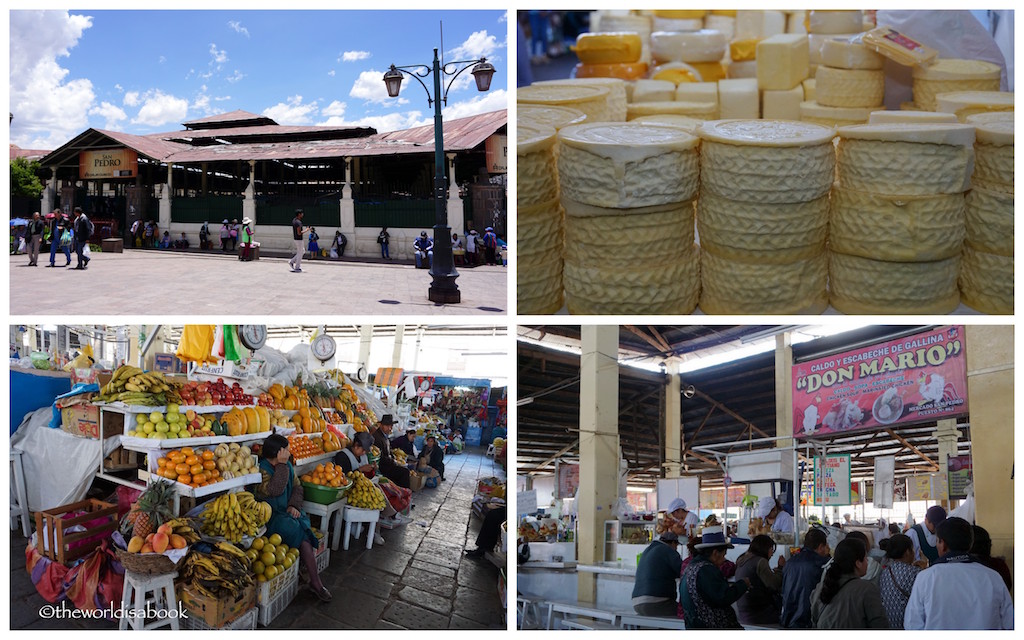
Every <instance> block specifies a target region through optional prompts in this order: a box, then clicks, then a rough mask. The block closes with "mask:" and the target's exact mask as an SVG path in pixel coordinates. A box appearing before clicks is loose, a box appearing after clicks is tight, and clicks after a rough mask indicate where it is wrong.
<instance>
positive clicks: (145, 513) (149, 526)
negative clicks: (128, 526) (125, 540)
mask: <svg viewBox="0 0 1024 640" xmlns="http://www.w3.org/2000/svg"><path fill="white" fill-rule="evenodd" d="M173 498H174V486H173V485H171V483H169V482H163V481H162V480H158V481H156V482H154V483H153V484H151V485H149V486H148V487H147V488H146V490H145V491H143V492H142V495H140V496H139V499H138V500H137V501H136V502H135V506H134V507H133V508H132V512H131V514H129V519H131V518H132V517H134V519H135V524H134V526H133V528H132V535H133V536H139V537H141V538H145V537H146V536H148V535H149V534H150V533H152V532H153V531H156V529H157V527H159V526H160V525H162V524H163V523H164V522H165V521H167V520H171V519H173V518H174V513H173V512H172V511H171V505H170V502H171V500H172V499H173ZM132 514H135V515H134V516H132Z"/></svg>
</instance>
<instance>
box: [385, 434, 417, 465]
mask: <svg viewBox="0 0 1024 640" xmlns="http://www.w3.org/2000/svg"><path fill="white" fill-rule="evenodd" d="M414 442H416V431H414V430H413V429H409V430H408V431H406V432H405V433H403V434H402V435H400V436H397V437H395V438H392V439H391V448H392V449H401V450H402V451H404V452H405V453H406V454H408V456H409V458H415V457H416V447H414V446H413V443H414Z"/></svg>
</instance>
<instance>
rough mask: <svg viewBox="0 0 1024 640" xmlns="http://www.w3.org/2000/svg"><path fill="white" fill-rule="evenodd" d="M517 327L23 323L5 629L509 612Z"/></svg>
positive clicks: (375, 620)
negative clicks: (510, 398)
mask: <svg viewBox="0 0 1024 640" xmlns="http://www.w3.org/2000/svg"><path fill="white" fill-rule="evenodd" d="M506 331H507V329H506V327H499V326H494V325H487V326H484V325H460V326H455V327H452V326H429V325H361V326H324V325H319V326H316V325H298V326H296V325H292V326H263V325H238V326H236V325H184V326H182V325H149V326H136V325H133V326H96V325H57V326H52V325H20V326H12V327H10V340H11V344H12V345H13V350H12V359H11V385H10V386H11V395H12V397H15V398H17V400H15V401H12V403H11V439H10V442H11V477H12V487H13V489H12V495H13V496H15V497H14V498H13V499H12V508H11V517H12V533H11V535H12V547H11V549H12V551H11V603H12V612H13V613H12V618H11V626H12V628H15V629H60V630H66V631H77V630H83V629H84V630H103V631H108V630H112V629H114V628H118V627H119V628H120V629H125V628H126V627H131V628H133V629H141V628H143V627H144V628H147V629H148V628H155V627H159V626H165V625H169V626H171V628H172V629H174V630H178V629H211V628H213V629H256V628H257V627H261V628H263V627H266V628H270V629H297V628H302V629H309V628H320V629H353V628H361V629H380V628H386V629H450V628H462V629H481V630H482V629H505V627H506V616H505V604H504V595H503V594H504V585H505V579H506V572H507V566H506V541H505V534H504V531H505V527H504V520H505V512H506V509H505V461H506V460H507V457H506V453H505V438H503V437H501V436H500V434H501V433H504V430H505V429H506V428H507V426H506V419H507V418H506V415H505V412H504V406H505V397H506V390H507V377H508V376H507V373H504V371H505V370H507V369H505V368H502V369H501V370H499V371H495V370H494V368H493V366H492V365H493V363H494V362H495V361H500V362H505V361H507V360H508V358H507V355H504V356H502V355H500V354H498V356H497V357H495V354H494V351H495V349H494V346H493V340H494V338H495V337H500V336H502V335H503V334H504V333H505V332H506ZM484 347H486V350H487V352H488V353H490V354H491V357H490V358H488V359H487V361H486V363H484V361H483V360H482V359H480V358H474V354H473V353H468V352H467V350H471V351H477V352H481V351H483V350H484ZM474 359H475V360H476V361H477V362H476V363H474V362H473V360H474ZM488 366H490V371H491V372H492V373H490V374H487V377H484V375H482V373H483V371H484V367H488ZM342 368H344V371H343V370H342ZM508 369H510V367H509V368H508ZM492 407H494V409H495V410H494V411H491V408H492ZM491 434H498V435H496V437H495V439H494V440H486V441H485V440H482V438H483V437H484V436H487V437H490V435H491ZM55 468H59V469H60V470H59V472H54V469H55ZM310 518H312V520H310ZM314 525H315V526H314ZM145 598H149V600H150V605H149V613H145V614H144V615H143V616H141V617H139V616H136V615H135V614H132V613H127V614H126V615H124V616H117V615H115V614H114V613H112V612H114V611H115V610H120V611H122V612H124V611H130V610H133V609H140V610H141V609H142V607H139V606H138V605H139V603H142V602H145ZM48 603H49V604H52V605H53V606H54V607H55V608H56V609H57V610H60V611H62V612H64V613H66V615H58V614H54V615H49V611H50V609H48V608H47V607H48ZM96 610H107V612H108V613H107V615H95V616H93V617H88V616H85V615H84V614H83V612H85V611H91V612H95V611H96Z"/></svg>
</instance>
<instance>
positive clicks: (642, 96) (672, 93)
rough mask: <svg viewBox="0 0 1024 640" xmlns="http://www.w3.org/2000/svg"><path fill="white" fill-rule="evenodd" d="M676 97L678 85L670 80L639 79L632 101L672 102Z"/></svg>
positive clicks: (635, 84)
mask: <svg viewBox="0 0 1024 640" xmlns="http://www.w3.org/2000/svg"><path fill="white" fill-rule="evenodd" d="M675 97H676V85H675V84H674V83H672V82H669V81H668V80H637V81H636V82H635V83H633V97H632V99H631V100H630V102H671V101H673V100H675Z"/></svg>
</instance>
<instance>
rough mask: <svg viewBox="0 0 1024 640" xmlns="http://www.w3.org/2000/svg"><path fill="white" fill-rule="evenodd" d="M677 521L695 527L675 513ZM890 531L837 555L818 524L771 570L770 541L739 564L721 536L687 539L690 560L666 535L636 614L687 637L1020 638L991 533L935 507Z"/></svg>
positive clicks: (644, 562) (847, 541)
mask: <svg viewBox="0 0 1024 640" xmlns="http://www.w3.org/2000/svg"><path fill="white" fill-rule="evenodd" d="M683 507H684V508H683V512H685V503H684V504H683ZM670 515H671V516H672V517H673V518H675V519H676V520H679V521H682V520H680V519H681V518H686V515H684V513H681V512H680V511H679V505H677V504H676V503H673V504H672V505H670ZM713 524H717V523H713ZM883 531H885V533H887V534H889V536H888V537H886V538H882V539H880V540H878V541H877V545H875V544H872V543H871V542H870V541H869V539H868V537H867V535H865V534H864V533H863V532H860V531H850V532H848V533H846V535H845V537H843V538H842V539H841V540H840V541H839V542H838V543H836V545H835V548H834V549H833V548H832V547H831V545H830V544H829V539H830V535H831V532H830V531H829V530H828V528H826V527H822V526H819V525H814V526H812V527H811V528H810V529H809V530H808V531H807V532H806V533H805V534H804V538H803V546H802V547H801V549H800V551H799V552H798V553H796V554H794V555H793V556H792V557H791V558H790V559H789V560H788V561H787V560H785V558H783V557H781V556H780V557H779V558H778V560H777V562H776V563H775V566H772V562H771V560H772V558H773V557H774V556H775V551H776V545H775V542H774V541H773V540H772V538H771V537H770V536H768V535H757V536H754V537H753V538H752V539H751V540H750V544H749V546H748V548H747V550H746V551H745V552H744V553H743V554H742V555H740V556H739V558H738V559H737V561H736V563H735V564H733V563H732V562H730V561H729V560H728V559H727V558H726V552H727V550H728V549H732V548H734V545H733V544H732V541H731V540H730V538H729V537H728V536H727V535H726V534H725V532H724V531H723V528H722V527H721V526H705V527H704V528H703V530H702V532H701V536H700V537H694V538H690V539H689V545H688V548H689V557H687V559H686V560H685V561H684V560H682V558H681V556H680V555H679V553H678V552H677V550H678V548H679V545H680V544H681V538H680V535H679V534H678V533H677V532H676V531H673V530H667V531H665V532H664V533H663V534H662V535H661V536H660V537H659V538H658V539H657V540H655V541H654V542H652V543H651V544H650V545H649V546H648V548H647V549H646V550H645V551H644V552H643V554H642V555H641V556H640V560H639V563H638V566H637V572H636V582H635V584H634V588H633V600H632V604H633V608H634V609H635V610H636V612H637V613H639V614H641V615H650V616H671V615H678V616H679V617H682V618H683V620H684V621H685V624H686V627H687V629H738V628H743V627H769V628H785V629H810V628H817V629H1012V628H1013V602H1012V599H1011V596H1010V589H1011V588H1012V578H1011V573H1010V569H1009V567H1008V566H1007V565H1006V562H1005V560H1003V559H1002V558H993V557H992V540H991V538H990V536H989V534H988V532H987V531H986V530H985V529H984V528H982V527H979V526H977V525H972V524H971V523H969V522H967V521H966V520H964V519H962V518H959V517H947V514H946V511H945V510H944V509H943V508H942V507H939V506H933V507H931V508H930V509H928V512H927V514H926V517H925V522H924V523H923V524H915V525H912V526H908V528H907V529H906V531H901V530H900V528H899V527H896V526H895V525H890V526H887V527H885V528H884V529H883ZM684 535H685V534H684Z"/></svg>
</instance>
